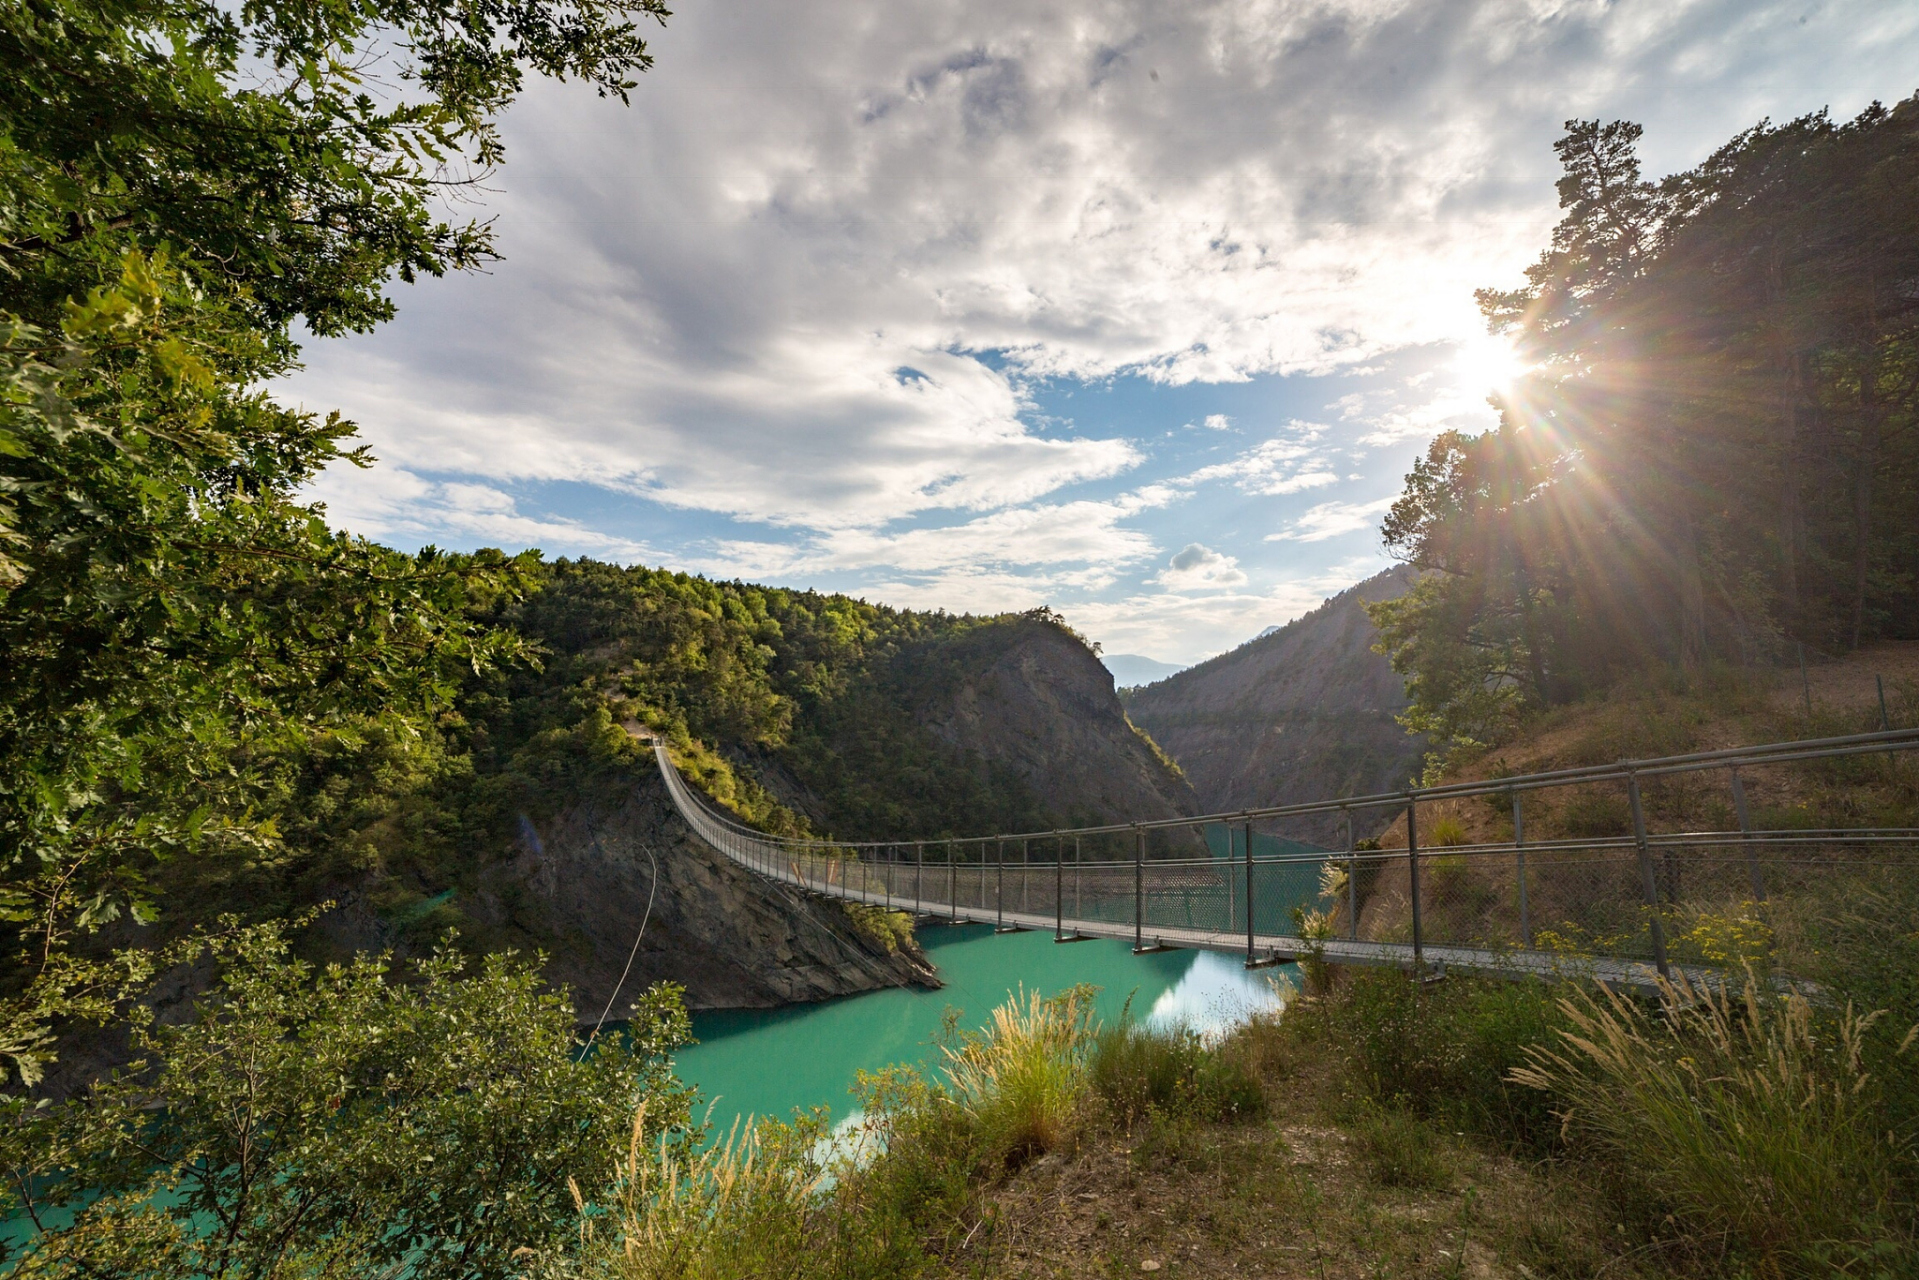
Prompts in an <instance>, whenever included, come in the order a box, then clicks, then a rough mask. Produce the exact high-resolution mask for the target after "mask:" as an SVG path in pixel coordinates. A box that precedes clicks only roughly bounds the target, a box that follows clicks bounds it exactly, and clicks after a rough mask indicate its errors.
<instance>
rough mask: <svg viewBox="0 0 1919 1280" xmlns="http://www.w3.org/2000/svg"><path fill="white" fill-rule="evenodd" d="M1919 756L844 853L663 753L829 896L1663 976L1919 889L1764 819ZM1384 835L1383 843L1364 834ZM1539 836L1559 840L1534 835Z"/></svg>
mask: <svg viewBox="0 0 1919 1280" xmlns="http://www.w3.org/2000/svg"><path fill="white" fill-rule="evenodd" d="M1915 749H1919V729H1909V730H1891V731H1887V732H1882V733H1874V734H1859V735H1851V736H1848V737H1843V738H1828V739H1819V740H1811V741H1800V742H1786V743H1772V744H1767V745H1764V746H1758V747H1750V748H1742V749H1737V750H1730V751H1717V752H1699V753H1691V754H1688V755H1682V756H1669V757H1663V758H1659V759H1652V760H1641V761H1625V762H1621V763H1619V764H1617V765H1609V766H1603V767H1595V768H1582V769H1564V770H1554V771H1550V772H1542V773H1535V774H1528V775H1521V776H1515V777H1508V778H1499V779H1490V780H1486V781H1482V782H1473V783H1462V784H1451V785H1448V786H1443V787H1427V788H1416V789H1409V790H1407V791H1403V792H1396V793H1389V794H1384V795H1372V796H1362V797H1350V798H1341V799H1334V800H1328V801H1322V802H1316V803H1312V804H1296V805H1286V806H1276V807H1272V808H1267V809H1259V810H1251V811H1245V812H1240V813H1233V814H1213V815H1206V816H1203V817H1198V818H1172V819H1159V820H1155V821H1150V822H1141V823H1131V824H1107V825H1103V826H1096V827H1084V828H1078V829H1074V830H1066V831H1046V832H1023V833H1016V834H1010V835H994V836H986V837H965V838H953V839H945V840H912V841H893V842H874V841H866V842H835V841H826V840H816V839H796V838H791V837H776V836H770V835H767V834H766V833H763V832H759V831H756V830H754V829H752V828H751V827H748V826H747V825H746V824H744V823H741V822H739V821H737V820H736V819H733V818H731V817H729V816H728V815H725V814H723V813H721V812H719V811H718V810H717V809H715V808H714V807H713V806H712V805H710V804H709V803H707V802H706V801H705V800H704V798H703V797H701V796H699V795H698V794H697V793H696V792H695V791H694V790H693V789H692V788H691V787H689V786H688V785H687V784H686V782H685V781H684V779H682V778H681V777H680V775H679V772H678V770H677V769H675V768H674V767H673V764H672V761H671V759H670V757H669V756H668V754H667V752H666V749H665V747H664V746H657V747H656V750H657V751H658V753H659V760H660V767H661V773H662V776H663V777H664V779H665V780H666V785H667V787H668V789H669V791H670V792H671V793H672V796H673V800H674V803H675V805H676V807H678V809H679V810H680V812H681V813H682V814H683V815H684V816H685V817H686V819H687V821H688V822H689V824H690V825H691V826H692V827H693V829H694V830H695V832H696V833H697V834H698V835H699V836H700V838H701V839H703V840H705V841H706V842H707V843H708V844H710V845H712V846H713V847H714V848H716V849H718V850H720V851H721V852H722V853H724V854H726V855H727V856H728V857H730V858H733V859H734V860H736V861H738V862H740V863H742V864H743V865H745V866H748V867H750V868H752V869H753V870H755V871H757V872H759V873H761V874H763V875H768V876H773V877H776V878H779V879H782V880H785V881H787V882H789V883H792V884H795V885H799V886H802V887H805V888H807V889H810V890H813V891H816V892H820V893H825V894H830V895H833V896H837V897H843V898H848V899H852V900H856V901H864V902H870V903H873V904H875V905H881V906H890V907H894V908H897V909H900V910H905V911H912V912H917V913H921V914H926V915H934V916H944V917H950V918H964V919H971V920H981V921H990V922H993V923H997V924H999V925H1001V926H1002V927H1019V928H1036V927H1051V928H1053V929H1054V930H1055V931H1056V932H1057V933H1058V934H1059V935H1060V936H1061V937H1071V936H1075V935H1077V934H1079V933H1081V932H1089V931H1090V932H1098V933H1101V934H1104V935H1107V936H1126V935H1127V934H1129V933H1130V935H1131V937H1132V940H1133V941H1134V943H1135V945H1136V946H1139V947H1142V948H1145V947H1149V946H1152V945H1156V944H1157V943H1159V942H1161V941H1172V942H1176V943H1177V944H1178V945H1199V946H1210V947H1214V948H1218V949H1227V948H1230V949H1234V950H1239V949H1242V948H1243V949H1244V952H1245V954H1246V957H1247V960H1248V962H1249V963H1257V962H1259V961H1260V960H1261V959H1262V958H1263V957H1265V956H1267V955H1269V954H1271V953H1272V952H1274V951H1296V950H1297V949H1299V948H1300V947H1302V946H1308V945H1324V946H1326V947H1327V948H1328V949H1329V950H1330V951H1332V952H1333V953H1335V954H1340V953H1346V954H1350V955H1353V956H1358V957H1367V956H1370V957H1374V958H1378V957H1388V956H1392V955H1399V954H1402V953H1403V954H1404V955H1405V956H1406V957H1408V958H1410V960H1411V961H1412V962H1413V963H1414V964H1415V965H1418V964H1421V963H1423V962H1425V961H1427V960H1428V959H1431V958H1438V959H1446V958H1448V957H1449V956H1451V957H1457V956H1460V955H1463V954H1465V953H1466V952H1471V953H1473V954H1475V955H1485V954H1492V955H1503V956H1516V957H1533V958H1534V960H1533V961H1531V962H1530V963H1533V964H1534V965H1535V967H1536V965H1537V964H1538V963H1542V962H1543V960H1541V959H1540V958H1551V959H1557V958H1565V959H1577V958H1580V957H1608V958H1611V959H1614V960H1618V961H1627V962H1636V963H1643V964H1646V965H1650V966H1653V967H1656V968H1657V969H1659V970H1660V971H1662V972H1664V971H1667V970H1668V969H1669V968H1670V967H1671V966H1672V965H1674V964H1704V965H1715V966H1725V965H1732V964H1739V963H1752V964H1755V965H1760V966H1783V967H1786V968H1792V967H1796V966H1797V964H1798V962H1799V961H1800V960H1801V959H1803V958H1804V955H1805V954H1806V953H1807V952H1808V949H1809V947H1810V946H1811V942H1810V936H1811V931H1812V930H1813V929H1814V927H1815V925H1814V922H1815V921H1816V920H1817V919H1820V918H1822V916H1821V913H1822V912H1830V911H1832V910H1837V909H1840V908H1842V907H1843V904H1844V903H1845V901H1846V900H1847V898H1848V897H1849V896H1855V895H1858V894H1861V893H1899V894H1910V893H1911V892H1912V890H1913V889H1914V888H1915V887H1919V829H1914V828H1906V827H1872V826H1860V827H1856V828H1846V829H1839V830H1825V829H1809V828H1805V827H1799V826H1792V825H1788V824H1787V823H1786V822H1782V821H1781V819H1782V818H1785V819H1791V818H1793V817H1794V816H1795V815H1796V814H1798V813H1801V812H1803V810H1802V809H1794V808H1793V807H1792V806H1790V805H1780V804H1777V803H1768V802H1769V801H1777V800H1779V799H1781V798H1787V797H1790V796H1792V795H1794V794H1797V792H1798V791H1799V790H1802V789H1803V786H1804V783H1805V778H1804V771H1805V770H1807V769H1813V770H1819V771H1824V773H1825V774H1827V775H1831V776H1830V777H1828V778H1827V781H1829V782H1831V781H1837V782H1846V781H1861V780H1863V781H1866V782H1871V781H1873V780H1874V779H1875V778H1880V779H1882V780H1887V781H1892V782H1894V783H1896V784H1897V785H1905V786H1909V785H1911V784H1912V783H1914V782H1919V774H1916V773H1915V764H1919V762H1915V761H1913V760H1912V759H1910V758H1909V757H1910V753H1911V752H1913V751H1914V750H1915ZM1786 766H1796V767H1797V768H1798V770H1799V772H1798V773H1797V774H1794V773H1791V772H1789V771H1788V770H1787V769H1786ZM1902 769H1903V770H1904V773H1903V774H1902V773H1900V770H1902ZM1902 777H1903V778H1905V779H1907V781H1906V782H1904V783H1899V782H1898V779H1900V778H1902ZM1715 810H1716V811H1717V813H1718V816H1720V817H1721V818H1722V819H1723V822H1722V824H1720V825H1716V826H1714V827H1713V828H1711V829H1701V830H1691V829H1679V830H1672V829H1662V825H1664V824H1662V821H1661V819H1662V817H1663V816H1664V815H1666V814H1669V813H1680V814H1698V813H1700V812H1712V811H1715ZM1323 814H1332V815H1335V816H1341V817H1343V818H1344V819H1345V821H1344V823H1343V830H1344V831H1345V832H1346V839H1345V841H1344V846H1345V847H1343V848H1335V849H1326V848H1319V847H1315V846H1311V845H1307V844H1304V843H1302V842H1299V841H1296V840H1291V839H1288V838H1287V837H1286V835H1285V832H1286V829H1287V827H1288V824H1289V823H1292V822H1296V821H1297V820H1298V819H1299V818H1301V817H1305V816H1310V815H1323ZM1388 818H1390V824H1389V825H1388V826H1387V830H1386V832H1385V834H1384V836H1383V837H1382V839H1381V840H1380V842H1379V843H1381V844H1383V845H1385V846H1387V847H1383V848H1368V847H1365V844H1370V843H1371V842H1364V843H1362V842H1357V841H1355V840H1353V838H1352V832H1353V831H1354V830H1355V829H1356V827H1358V826H1360V825H1369V826H1378V825H1380V823H1381V822H1383V821H1385V820H1386V819H1388ZM1529 825H1530V833H1529V830H1528V828H1529ZM1547 830H1550V831H1553V832H1555V833H1556V834H1554V835H1553V836H1552V837H1551V838H1545V839H1542V838H1540V833H1541V832H1542V831H1547ZM1475 832H1476V833H1478V837H1477V838H1475V836H1474V835H1473V834H1472V833H1475ZM1489 833H1490V834H1491V835H1492V837H1493V838H1490V839H1488V838H1486V837H1487V835H1488V834H1489Z"/></svg>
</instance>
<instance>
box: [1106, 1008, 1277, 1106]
mask: <svg viewBox="0 0 1919 1280" xmlns="http://www.w3.org/2000/svg"><path fill="white" fill-rule="evenodd" d="M1088 1077H1089V1079H1090V1080H1091V1082H1092V1086H1093V1089H1094V1091H1095V1092H1096V1093H1097V1094H1098V1095H1099V1096H1100V1097H1101V1098H1102V1099H1104V1100H1105V1102H1106V1104H1107V1105H1108V1106H1109V1107H1111V1108H1112V1110H1113V1114H1114V1115H1115V1116H1117V1117H1118V1118H1119V1120H1120V1121H1121V1122H1122V1123H1124V1124H1127V1125H1131V1124H1133V1123H1135V1122H1136V1121H1138V1120H1140V1119H1142V1118H1144V1117H1146V1116H1148V1115H1151V1114H1155V1113H1157V1114H1163V1115H1183V1116H1192V1117H1194V1118H1196V1119H1203V1120H1226V1119H1250V1118H1254V1117H1257V1116H1260V1115H1263V1114H1264V1113H1265V1108H1266V1099H1265V1095H1264V1094H1263V1093H1262V1092H1261V1090H1260V1086H1259V1080H1258V1079H1257V1077H1256V1076H1255V1075H1254V1073H1253V1071H1252V1070H1251V1069H1250V1068H1249V1066H1248V1064H1247V1063H1246V1062H1245V1061H1244V1060H1243V1059H1242V1057H1241V1056H1240V1055H1238V1054H1236V1053H1231V1052H1224V1051H1222V1050H1219V1049H1213V1048H1209V1047H1208V1046H1207V1045H1206V1044H1205V1042H1204V1041H1203V1040H1202V1039H1201V1038H1200V1036H1199V1035H1198V1033H1196V1032H1193V1031H1190V1030H1187V1029H1185V1028H1168V1029H1159V1028H1153V1027H1144V1026H1141V1025H1139V1024H1138V1023H1137V1022H1134V1021H1133V1020H1132V1019H1131V1018H1128V1017H1122V1018H1121V1020H1120V1021H1119V1023H1118V1024H1116V1025H1115V1026H1112V1027H1109V1028H1106V1029H1104V1030H1102V1031H1101V1032H1100V1033H1099V1035H1098V1037H1097V1038H1096V1039H1095V1041H1094V1044H1093V1052H1092V1060H1091V1063H1090V1066H1089V1069H1088Z"/></svg>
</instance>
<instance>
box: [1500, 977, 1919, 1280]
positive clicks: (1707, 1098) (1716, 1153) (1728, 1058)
mask: <svg viewBox="0 0 1919 1280" xmlns="http://www.w3.org/2000/svg"><path fill="white" fill-rule="evenodd" d="M1561 1008H1562V1010H1563V1012H1564V1013H1565V1016H1566V1017H1567V1019H1568V1020H1569V1021H1570V1023H1571V1026H1570V1027H1569V1028H1568V1029H1566V1030H1565V1031H1564V1032H1562V1033H1561V1035H1560V1036H1559V1037H1558V1039H1557V1042H1556V1043H1548V1044H1542V1045H1537V1046H1534V1047H1532V1048H1530V1049H1528V1050H1527V1051H1526V1057H1527V1060H1528V1061H1527V1063H1526V1065H1524V1066H1522V1067H1519V1068H1518V1069H1516V1070H1515V1071H1513V1073H1512V1075H1511V1079H1512V1080H1513V1081H1514V1082H1515V1083H1517V1084H1520V1085H1522V1086H1525V1087H1529V1088H1532V1089H1535V1090H1539V1091H1542V1092H1544V1093H1548V1094H1550V1095H1551V1096H1552V1097H1553V1099H1554V1100H1555V1107H1556V1110H1557V1111H1558V1113H1559V1115H1560V1116H1561V1117H1562V1120H1563V1123H1564V1126H1565V1131H1566V1133H1567V1135H1568V1137H1569V1138H1570V1139H1572V1141H1573V1142H1574V1144H1575V1147H1576V1148H1578V1147H1583V1148H1585V1151H1586V1154H1587V1155H1589V1156H1594V1157H1597V1158H1598V1159H1600V1160H1601V1161H1604V1162H1607V1163H1610V1164H1611V1165H1613V1166H1614V1167H1615V1169H1616V1170H1617V1171H1618V1173H1619V1175H1620V1176H1621V1177H1622V1178H1627V1179H1631V1180H1633V1181H1635V1182H1637V1183H1639V1184H1640V1185H1641V1186H1643V1187H1644V1189H1645V1190H1646V1191H1648V1192H1650V1193H1651V1194H1652V1195H1653V1196H1655V1197H1656V1198H1657V1201H1658V1202H1659V1203H1660V1204H1661V1206H1662V1207H1664V1208H1665V1209H1666V1211H1667V1212H1669V1213H1670V1214H1671V1215H1672V1218H1673V1220H1674V1221H1675V1222H1676V1223H1677V1224H1678V1225H1679V1226H1681V1227H1682V1228H1683V1229H1684V1231H1685V1232H1686V1233H1687V1235H1688V1238H1689V1242H1690V1243H1691V1244H1693V1245H1694V1246H1695V1248H1701V1247H1703V1248H1705V1249H1707V1250H1714V1249H1730V1250H1731V1251H1732V1252H1734V1253H1735V1254H1737V1255H1739V1256H1741V1257H1742V1258H1744V1259H1746V1260H1748V1261H1749V1262H1750V1263H1751V1264H1752V1265H1754V1266H1756V1267H1757V1268H1758V1269H1759V1270H1760V1272H1761V1274H1764V1275H1767V1276H1792V1275H1826V1274H1831V1273H1832V1270H1831V1268H1832V1260H1833V1258H1834V1256H1835V1250H1837V1251H1838V1253H1839V1254H1840V1255H1846V1254H1847V1252H1848V1251H1851V1252H1852V1253H1854V1254H1856V1253H1857V1252H1858V1251H1859V1250H1862V1249H1868V1250H1869V1249H1871V1248H1873V1247H1874V1246H1881V1248H1882V1252H1883V1246H1884V1244H1885V1242H1887V1241H1889V1240H1892V1239H1894V1238H1895V1237H1898V1236H1902V1235H1904V1234H1905V1229H1906V1226H1907V1224H1903V1223H1900V1222H1899V1221H1897V1216H1898V1215H1897V1214H1896V1210H1895V1206H1894V1203H1893V1177H1892V1171H1893V1160H1894V1154H1895V1153H1894V1150H1893V1143H1892V1141H1891V1139H1890V1137H1889V1135H1888V1134H1887V1133H1886V1131H1885V1130H1884V1128H1883V1127H1882V1125H1881V1123H1880V1120H1879V1117H1878V1115H1877V1114H1876V1098H1877V1095H1876V1091H1875V1090H1874V1089H1873V1087H1872V1084H1873V1081H1872V1077H1871V1074H1870V1073H1869V1072H1868V1071H1867V1070H1866V1069H1865V1066H1864V1064H1863V1061H1862V1047H1863V1045H1864V1043H1865V1039H1866V1036H1867V1035H1868V1033H1869V1032H1870V1031H1871V1029H1872V1026H1873V1024H1874V1023H1875V1021H1877V1019H1878V1017H1879V1015H1878V1014H1867V1015H1864V1016H1861V1015H1858V1014H1856V1013H1855V1012H1854V1011H1853V1010H1852V1009H1851V1008H1850V1007H1847V1008H1846V1009H1844V1010H1843V1011H1839V1012H1836V1013H1833V1014H1831V1015H1829V1016H1826V1017H1823V1018H1822V1017H1819V1016H1817V1015H1816V1014H1815V1011H1814V1009H1813V1007H1812V1005H1811V1004H1810V1003H1809V1002H1808V1001H1806V1000H1805V999H1804V998H1803V997H1800V996H1798V995H1795V994H1786V995H1781V994H1778V993H1776V992H1775V991H1773V990H1772V989H1770V988H1769V987H1767V986H1765V985H1763V984H1761V983H1760V982H1758V981H1753V980H1749V981H1748V982H1747V983H1746V984H1745V987H1744V990H1743V993H1742V994H1739V995H1734V994H1732V993H1731V992H1729V991H1728V990H1726V989H1725V988H1724V987H1720V988H1717V989H1715V988H1712V987H1695V986H1691V985H1688V984H1687V983H1686V982H1685V981H1684V980H1683V979H1682V980H1680V981H1679V982H1677V983H1676V984H1664V985H1663V986H1662V989H1661V999H1660V1000H1659V1002H1658V1003H1657V1005H1649V1004H1646V1003H1641V1002H1637V1001H1634V1000H1632V999H1629V998H1628V997H1625V996H1622V995H1619V994H1617V993H1615V992H1612V991H1610V990H1608V989H1606V988H1603V987H1602V988H1598V989H1597V990H1596V991H1585V992H1582V993H1581V994H1580V995H1579V996H1577V997H1574V998H1572V999H1568V1000H1564V1001H1562V1002H1561ZM1911 1040H1912V1037H1911V1036H1908V1037H1907V1038H1906V1042H1905V1046H1904V1047H1909V1046H1910V1044H1911ZM1908 1243H1909V1240H1908ZM1908 1257H1909V1256H1908ZM1909 1260H1910V1258H1909Z"/></svg>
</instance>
